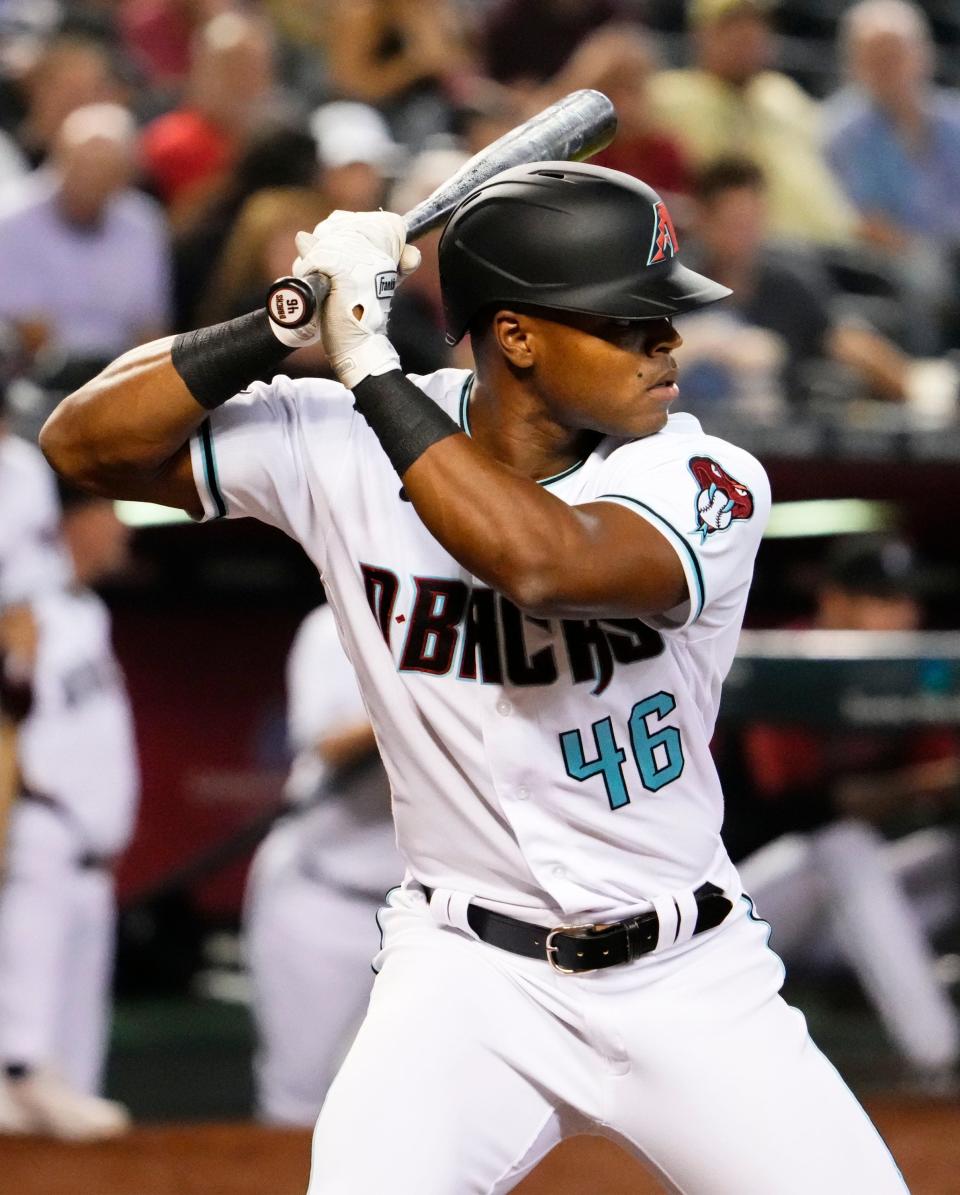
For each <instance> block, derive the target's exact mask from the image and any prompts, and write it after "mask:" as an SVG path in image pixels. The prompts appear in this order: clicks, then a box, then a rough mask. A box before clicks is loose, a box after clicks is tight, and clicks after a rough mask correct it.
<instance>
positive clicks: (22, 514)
mask: <svg viewBox="0 0 960 1195" xmlns="http://www.w3.org/2000/svg"><path fill="white" fill-rule="evenodd" d="M72 576H73V569H72V567H71V564H70V560H69V557H68V555H67V552H66V549H65V548H64V546H63V542H62V540H61V538H60V503H59V501H58V499H57V487H56V482H55V481H54V476H53V472H52V471H51V469H50V466H49V465H48V464H47V462H46V461H45V460H44V459H43V454H42V453H41V452H40V449H39V448H35V447H34V446H33V445H32V444H28V443H27V441H26V440H22V439H20V437H19V436H13V435H4V434H0V606H5V605H11V604H14V603H17V602H23V601H28V600H29V599H30V598H31V597H33V596H34V595H35V594H37V593H42V592H44V591H47V590H52V589H61V588H62V587H63V586H64V585H68V584H69V583H70V581H71V579H72Z"/></svg>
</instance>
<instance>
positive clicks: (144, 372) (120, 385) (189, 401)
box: [40, 337, 207, 496]
mask: <svg viewBox="0 0 960 1195" xmlns="http://www.w3.org/2000/svg"><path fill="white" fill-rule="evenodd" d="M172 344H173V338H172V337H166V338H164V339H163V340H155V341H152V342H151V343H150V344H145V345H141V346H140V347H139V348H136V349H132V350H131V351H130V352H128V353H124V354H123V356H122V357H118V358H117V360H116V361H114V362H112V363H111V364H110V365H108V366H107V367H106V369H104V370H103V371H102V372H101V373H99V374H98V375H97V376H96V377H95V378H93V380H92V381H90V382H88V383H87V384H86V385H85V386H82V387H81V388H80V389H79V390H77V391H76V392H75V393H73V394H71V395H70V396H69V397H68V398H66V399H64V401H63V402H62V403H61V404H60V405H59V406H58V407H57V409H56V410H55V411H54V413H53V414H52V415H51V416H50V418H49V419H48V420H47V422H46V424H45V425H44V427H43V429H42V431H41V433H40V447H41V448H42V449H43V452H44V454H45V456H46V457H47V460H48V461H49V462H50V464H51V465H52V466H53V468H54V469H56V471H57V472H58V473H59V474H60V475H61V476H62V477H64V478H66V479H67V480H68V481H70V482H72V483H73V484H75V485H77V486H80V487H82V488H85V489H90V490H94V491H96V492H99V493H103V494H106V495H107V496H120V495H119V494H118V493H117V492H116V491H117V488H118V486H120V487H122V485H123V483H124V482H125V481H128V480H129V479H130V478H131V477H140V476H143V475H149V474H151V473H154V472H156V471H157V470H158V469H160V468H162V467H163V465H165V464H166V463H167V462H168V461H169V460H170V459H171V458H172V457H173V455H174V454H175V453H176V452H177V451H178V450H179V449H180V448H181V447H182V446H183V445H184V444H185V443H186V441H187V440H189V438H190V436H191V435H192V434H193V432H194V431H195V430H196V428H197V427H198V426H199V425H200V424H201V423H202V422H203V420H204V419H205V418H206V415H207V412H206V411H205V410H204V408H203V407H202V406H201V405H200V404H199V403H198V402H197V401H196V399H194V398H193V396H192V395H191V393H190V391H189V390H188V389H187V387H186V385H185V384H184V382H183V379H182V378H181V377H180V375H179V374H178V373H177V371H176V369H175V368H174V365H173V362H172V359H171V356H170V349H171V346H172Z"/></svg>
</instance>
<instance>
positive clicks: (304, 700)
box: [244, 606, 404, 1128]
mask: <svg viewBox="0 0 960 1195" xmlns="http://www.w3.org/2000/svg"><path fill="white" fill-rule="evenodd" d="M287 690H288V726H289V735H290V742H291V745H292V746H293V748H294V750H295V751H296V758H295V759H294V763H293V767H292V769H291V772H290V779H289V780H288V782H287V787H286V796H287V799H288V800H289V801H290V803H291V806H292V807H293V811H292V812H291V815H290V816H289V817H286V818H284V819H283V820H282V821H281V822H279V823H278V824H277V826H276V827H275V828H274V829H273V830H272V831H271V833H270V835H269V836H268V837H267V839H266V840H265V841H264V843H263V844H262V845H261V847H260V849H259V850H258V851H257V854H256V857H255V859H254V861H253V865H252V867H251V869H250V876H249V880H248V886H247V894H246V901H245V916H244V921H245V931H246V944H247V957H248V960H249V964H250V975H251V979H252V981H253V995H254V999H253V1011H254V1017H255V1021H256V1025H257V1032H258V1037H259V1049H258V1052H257V1059H256V1071H255V1074H256V1087H257V1110H258V1113H259V1115H260V1117H261V1118H262V1119H263V1120H266V1121H269V1122H272V1123H274V1124H287V1125H301V1126H303V1127H304V1128H309V1127H311V1126H312V1125H313V1123H314V1122H315V1120H316V1118H317V1113H318V1112H319V1111H320V1105H321V1104H322V1103H323V1099H324V1096H325V1095H326V1091H327V1088H328V1087H329V1086H330V1083H331V1082H332V1080H333V1077H334V1075H335V1074H336V1073H337V1070H338V1069H339V1066H340V1063H341V1062H342V1061H343V1058H344V1056H345V1055H346V1052H347V1050H348V1049H349V1048H350V1043H351V1042H352V1040H353V1037H354V1034H355V1033H356V1030H357V1028H358V1027H359V1024H360V1021H361V1020H362V1019H363V1014H364V1011H365V1007H366V1003H367V1001H368V999H369V997H370V988H371V985H372V983H373V979H374V975H373V971H372V969H371V966H370V963H371V960H372V959H373V956H374V955H375V953H376V951H377V949H378V945H379V937H380V935H379V931H378V929H377V920H376V913H377V908H378V906H379V905H381V904H382V903H383V894H384V892H385V891H386V890H387V889H388V888H389V887H390V886H391V885H392V884H398V883H399V882H400V880H401V879H402V878H403V870H404V865H403V862H402V861H401V859H400V857H399V855H398V854H397V849H396V843H395V839H394V828H393V818H392V816H391V809H390V785H389V782H388V781H387V777H386V774H385V772H384V770H383V764H382V763H381V761H380V756H379V755H378V753H377V747H376V742H375V741H374V737H373V730H372V728H371V726H370V720H369V718H368V716H367V712H366V710H365V709H364V706H363V702H362V700H361V697H360V690H359V689H358V688H357V681H356V677H355V675H354V672H353V668H352V666H351V664H350V661H349V660H348V659H347V657H346V655H345V653H344V650H343V648H342V647H341V645H340V640H339V638H338V635H337V627H336V622H335V621H334V616H333V611H332V610H331V608H330V607H329V606H322V607H320V609H318V610H314V611H313V613H312V614H309V615H308V616H307V618H306V619H305V620H304V622H303V623H302V624H301V626H300V629H299V630H298V632H297V636H296V638H295V639H294V642H293V647H292V648H291V649H290V657H289V660H288V663H287ZM297 807H299V808H297Z"/></svg>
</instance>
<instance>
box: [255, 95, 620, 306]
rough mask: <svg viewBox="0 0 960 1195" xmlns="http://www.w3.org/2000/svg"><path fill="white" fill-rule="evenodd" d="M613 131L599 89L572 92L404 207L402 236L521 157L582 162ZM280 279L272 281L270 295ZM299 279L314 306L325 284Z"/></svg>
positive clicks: (612, 116) (424, 229) (440, 218)
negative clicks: (311, 295) (307, 288)
mask: <svg viewBox="0 0 960 1195" xmlns="http://www.w3.org/2000/svg"><path fill="white" fill-rule="evenodd" d="M616 131H617V113H616V110H615V109H614V106H613V104H612V103H611V102H610V100H609V99H608V98H607V97H606V96H605V95H604V94H603V92H601V91H592V90H590V89H589V88H583V89H582V90H580V91H572V92H571V93H570V94H569V95H567V96H564V97H563V99H561V100H557V101H556V103H554V104H551V105H550V106H549V108H544V110H543V111H542V112H540V113H538V114H537V115H536V116H532V117H531V118H530V119H529V120H527V121H524V123H523V124H521V125H517V127H516V128H515V129H511V130H510V132H509V133H504V135H503V136H502V137H499V138H498V139H497V140H496V141H494V142H492V143H491V144H490V145H488V146H487V147H486V148H485V149H482V150H480V152H479V153H478V154H474V156H473V157H472V158H471V159H470V161H469V162H465V163H464V164H463V165H462V166H461V167H460V169H459V170H458V171H457V172H456V173H455V174H453V175H451V176H450V178H449V179H447V181H446V182H445V183H443V185H442V186H440V187H438V188H437V189H436V191H434V192H433V194H432V195H428V196H427V198H426V199H424V200H423V202H422V203H418V204H417V206H416V207H414V208H412V209H411V210H410V211H409V212H407V213H406V215H405V216H404V217H403V221H404V224H405V225H406V228H407V240H408V241H415V240H416V239H417V238H418V237H421V236H424V235H425V234H426V233H428V232H429V231H430V230H431V229H432V228H436V227H437V226H438V225H439V224H442V223H443V222H444V221H445V220H446V218H447V217H448V216H449V215H450V213H451V212H452V211H453V209H454V208H455V207H456V206H457V205H458V204H459V203H460V202H461V201H462V200H464V199H465V198H466V197H467V196H468V195H469V194H470V192H471V191H473V190H475V189H476V188H477V187H479V186H480V185H481V184H482V183H485V182H487V181H489V180H490V179H491V178H493V177H494V175H497V174H499V173H500V172H501V171H503V170H509V169H510V167H511V166H522V165H523V164H524V163H526V162H540V161H551V162H558V161H568V162H582V161H583V160H584V159H585V158H589V157H590V156H591V154H595V153H598V152H599V151H600V150H601V149H604V148H605V147H606V146H607V145H609V144H610V142H611V141H612V140H613V136H614V134H615V133H616ZM286 281H287V280H285V279H281V280H280V281H278V282H276V283H274V286H273V287H272V288H271V294H272V293H273V291H274V290H275V289H276V288H277V287H280V286H282V285H284V284H285V283H286ZM304 281H305V282H309V284H310V288H311V290H312V291H313V293H314V296H315V300H316V305H317V306H319V305H320V304H321V303H322V302H323V300H324V299H325V298H326V296H327V293H328V291H329V283H328V282H327V280H326V278H324V277H323V275H322V274H311V275H310V276H309V277H308V278H306V279H304ZM314 310H316V307H315V308H314ZM310 314H312V313H310ZM306 318H309V316H307V317H306ZM300 322H305V319H303V320H301V321H300Z"/></svg>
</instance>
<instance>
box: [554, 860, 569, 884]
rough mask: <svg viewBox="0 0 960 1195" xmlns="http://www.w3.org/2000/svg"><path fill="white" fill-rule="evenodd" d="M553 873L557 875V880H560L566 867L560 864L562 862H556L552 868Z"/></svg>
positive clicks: (564, 873) (565, 871) (565, 872)
mask: <svg viewBox="0 0 960 1195" xmlns="http://www.w3.org/2000/svg"><path fill="white" fill-rule="evenodd" d="M553 874H554V875H555V876H556V877H557V879H558V880H562V879H563V877H564V876H565V875H566V874H567V869H566V868H565V867H564V866H562V864H560V863H558V864H557V865H556V867H555V868H554V869H553Z"/></svg>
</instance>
